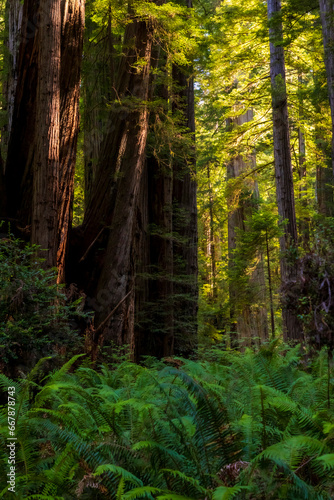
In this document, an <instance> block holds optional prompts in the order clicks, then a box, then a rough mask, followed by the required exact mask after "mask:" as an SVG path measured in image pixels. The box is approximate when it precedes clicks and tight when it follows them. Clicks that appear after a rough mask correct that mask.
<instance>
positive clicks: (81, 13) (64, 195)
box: [57, 0, 85, 282]
mask: <svg viewBox="0 0 334 500" xmlns="http://www.w3.org/2000/svg"><path fill="white" fill-rule="evenodd" d="M84 25H85V2H84V1H82V0H63V1H62V40H61V68H60V174H59V190H58V193H59V197H58V216H59V218H58V244H57V267H58V281H59V282H64V281H65V258H66V251H67V248H68V238H69V231H70V228H71V223H72V205H73V194H74V170H75V162H76V151H77V141H78V134H79V97H80V72H81V61H82V49H83V33H84Z"/></svg>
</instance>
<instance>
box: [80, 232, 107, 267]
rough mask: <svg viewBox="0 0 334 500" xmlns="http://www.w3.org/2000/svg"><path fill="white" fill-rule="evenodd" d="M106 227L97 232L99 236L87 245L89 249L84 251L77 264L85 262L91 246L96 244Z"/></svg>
mask: <svg viewBox="0 0 334 500" xmlns="http://www.w3.org/2000/svg"><path fill="white" fill-rule="evenodd" d="M106 227H108V226H104V227H103V228H102V229H101V231H100V232H99V234H98V235H97V236H96V238H94V240H93V241H92V243H91V244H90V245H89V247H88V248H87V250H86V251H85V253H84V254H83V256H82V257H81V259H80V260H79V264H80V262H82V261H83V260H85V258H86V257H87V255H88V254H89V252H90V250H91V248H92V247H93V245H95V243H96V242H97V240H98V239H99V237H100V236H101V234H102V233H103V231H104V230H105V229H106Z"/></svg>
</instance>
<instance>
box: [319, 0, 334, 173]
mask: <svg viewBox="0 0 334 500" xmlns="http://www.w3.org/2000/svg"><path fill="white" fill-rule="evenodd" d="M319 7H320V17H321V24H322V37H323V42H324V50H325V66H326V74H327V86H328V97H329V104H330V109H331V119H332V174H333V177H332V182H333V179H334V49H333V46H334V1H333V0H319Z"/></svg>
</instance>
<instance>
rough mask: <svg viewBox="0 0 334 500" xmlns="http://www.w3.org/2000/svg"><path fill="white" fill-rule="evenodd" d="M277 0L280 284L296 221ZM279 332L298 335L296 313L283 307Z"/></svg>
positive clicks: (273, 51)
mask: <svg viewBox="0 0 334 500" xmlns="http://www.w3.org/2000/svg"><path fill="white" fill-rule="evenodd" d="M280 12H281V1H280V0H268V19H269V38H270V77H271V86H272V107H273V135H274V158H275V177H276V197H277V205H278V213H279V215H280V218H281V220H286V221H287V224H286V226H285V230H284V235H283V236H282V237H281V238H280V250H281V254H282V255H281V260H280V268H281V279H282V282H283V284H284V283H286V282H288V281H290V280H293V279H294V278H295V276H296V273H297V268H296V264H295V262H294V258H293V257H292V259H291V262H289V261H288V258H287V254H286V252H287V250H293V249H296V248H297V224H296V214H295V200H294V191H293V179H292V166H291V150H290V134H289V118H288V105H287V92H286V82H285V63H284V49H283V47H282V45H281V42H282V40H283V33H282V22H281V20H280V17H279V16H280ZM282 312H283V333H284V337H285V338H286V339H300V338H301V337H302V329H301V326H300V324H299V322H298V320H297V316H296V314H295V313H294V312H293V311H292V310H290V309H289V307H288V304H286V305H285V307H283V311H282Z"/></svg>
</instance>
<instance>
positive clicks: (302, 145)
mask: <svg viewBox="0 0 334 500" xmlns="http://www.w3.org/2000/svg"><path fill="white" fill-rule="evenodd" d="M298 83H299V85H302V84H303V77H302V75H298ZM304 118H305V117H304V109H303V99H302V97H300V98H299V127H298V150H299V151H298V152H299V156H298V159H299V179H300V188H299V198H300V204H301V208H302V214H301V220H300V223H299V234H300V236H301V238H302V241H303V244H304V247H306V244H307V242H308V240H309V223H308V219H307V217H306V214H305V213H303V212H304V211H306V209H307V183H306V181H307V179H306V141H305V134H304V130H303V121H304Z"/></svg>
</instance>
